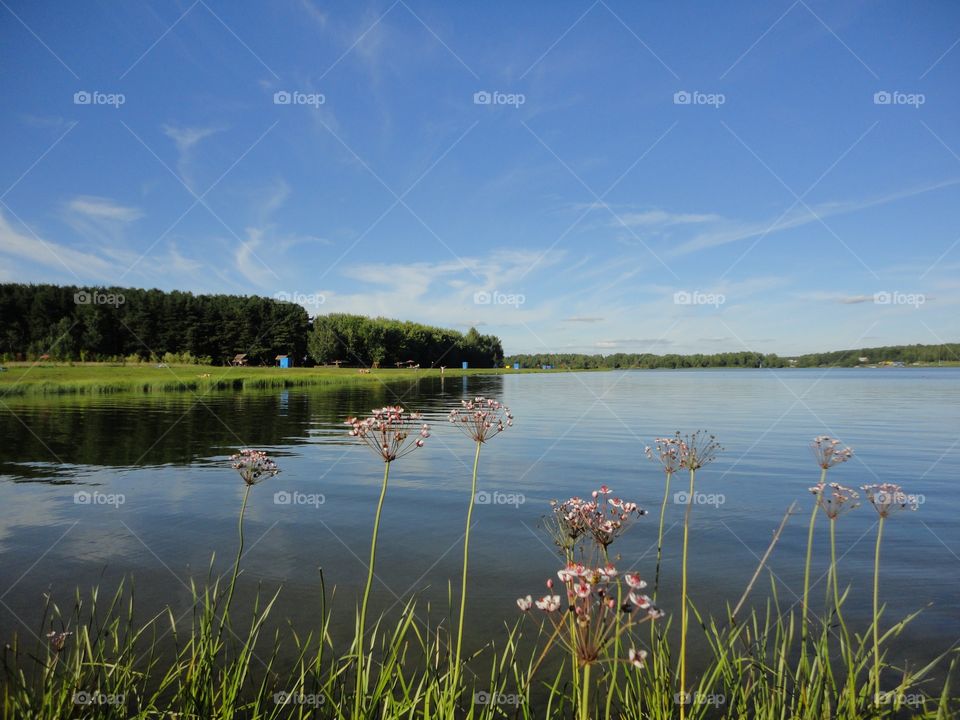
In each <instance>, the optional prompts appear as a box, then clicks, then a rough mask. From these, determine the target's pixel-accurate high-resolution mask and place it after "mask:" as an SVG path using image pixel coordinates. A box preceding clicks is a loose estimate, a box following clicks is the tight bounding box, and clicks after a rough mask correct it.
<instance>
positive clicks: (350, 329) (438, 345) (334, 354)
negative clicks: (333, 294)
mask: <svg viewBox="0 0 960 720" xmlns="http://www.w3.org/2000/svg"><path fill="white" fill-rule="evenodd" d="M308 349H309V352H310V356H311V357H312V358H313V359H314V360H315V361H316V362H318V363H323V364H328V363H331V362H336V361H343V362H345V363H347V364H350V365H363V366H366V367H370V366H376V367H393V366H395V365H404V364H416V365H420V366H421V367H439V366H441V365H443V366H448V367H459V366H460V364H461V362H468V363H469V364H470V367H498V366H500V364H501V363H502V362H503V347H502V346H501V345H500V338H498V337H496V336H495V335H481V334H480V333H478V332H477V330H476V328H470V330H469V331H467V333H466V334H464V333H459V332H457V331H455V330H444V329H443V328H437V327H430V326H429V325H420V324H419V323H414V322H401V321H399V320H386V319H384V318H368V317H364V316H362V315H347V314H343V313H335V314H331V315H321V316H318V317H317V318H315V319H314V321H313V329H312V331H311V332H310V340H309V344H308Z"/></svg>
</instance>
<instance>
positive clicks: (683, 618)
mask: <svg viewBox="0 0 960 720" xmlns="http://www.w3.org/2000/svg"><path fill="white" fill-rule="evenodd" d="M695 477H696V471H694V470H690V493H689V495H687V510H686V512H685V513H684V516H683V562H682V563H681V576H680V577H681V590H680V595H681V605H680V695H681V696H683V695H684V694H685V693H686V691H687V542H688V538H689V535H690V509H691V508H692V507H693V482H694V478H695ZM684 717H686V703H680V720H683V719H684Z"/></svg>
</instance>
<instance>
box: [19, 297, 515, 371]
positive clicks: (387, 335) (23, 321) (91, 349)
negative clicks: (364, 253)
mask: <svg viewBox="0 0 960 720" xmlns="http://www.w3.org/2000/svg"><path fill="white" fill-rule="evenodd" d="M241 354H242V355H245V356H246V357H245V361H246V363H247V364H250V365H273V364H274V361H275V358H276V356H277V355H288V356H289V357H290V358H291V359H292V361H293V364H294V365H310V364H314V363H320V364H329V363H333V362H342V363H344V364H346V365H353V366H365V367H370V366H373V365H377V364H379V365H381V366H383V367H392V366H393V364H395V363H401V364H404V365H407V364H414V365H420V366H421V367H431V366H435V365H436V366H439V365H447V366H454V365H456V366H457V367H459V365H460V363H461V362H463V361H467V362H468V363H469V364H470V366H471V367H495V366H499V365H500V364H501V363H502V362H503V348H502V346H501V344H500V339H499V338H497V337H496V336H493V335H481V334H480V333H478V332H477V330H476V329H475V328H470V330H469V331H468V332H467V333H460V332H457V331H455V330H446V329H443V328H437V327H431V326H428V325H420V324H418V323H412V322H400V321H397V320H387V319H384V318H376V319H371V318H366V317H363V316H359V315H345V314H331V315H324V316H318V317H317V318H315V319H314V320H313V321H312V322H311V321H310V318H309V317H308V315H307V311H306V310H305V309H304V308H303V307H302V306H301V305H298V304H296V303H290V302H282V301H279V300H274V299H270V298H264V297H257V296H243V295H194V294H193V293H189V292H180V291H172V292H164V291H161V290H144V289H140V288H120V287H99V288H89V287H75V286H58V285H46V284H40V285H34V284H21V283H2V284H0V359H3V360H7V361H9V360H36V359H41V358H45V357H46V358H49V359H51V360H62V361H66V360H80V361H97V360H101V361H107V360H109V361H120V360H124V361H127V362H144V361H146V362H159V361H167V362H195V363H199V364H216V365H222V364H226V363H229V362H230V361H232V360H233V359H234V358H235V356H237V355H241Z"/></svg>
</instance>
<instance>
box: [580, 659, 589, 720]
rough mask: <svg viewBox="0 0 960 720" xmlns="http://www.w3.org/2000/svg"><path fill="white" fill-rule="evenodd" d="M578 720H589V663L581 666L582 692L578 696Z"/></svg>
mask: <svg viewBox="0 0 960 720" xmlns="http://www.w3.org/2000/svg"><path fill="white" fill-rule="evenodd" d="M580 720H590V663H587V664H586V665H584V666H583V692H582V693H581V694H580Z"/></svg>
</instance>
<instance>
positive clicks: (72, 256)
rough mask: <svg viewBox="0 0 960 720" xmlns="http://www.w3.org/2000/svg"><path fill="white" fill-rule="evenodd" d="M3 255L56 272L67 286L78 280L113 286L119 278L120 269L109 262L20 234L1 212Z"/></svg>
mask: <svg viewBox="0 0 960 720" xmlns="http://www.w3.org/2000/svg"><path fill="white" fill-rule="evenodd" d="M0 253H4V254H6V255H13V256H15V257H19V258H22V259H24V260H27V261H29V262H31V263H36V264H39V265H43V266H45V267H49V268H53V269H54V270H56V271H58V272H60V273H62V275H61V278H62V281H64V282H75V281H77V279H78V278H95V279H98V280H103V281H106V282H109V281H110V279H111V278H112V277H115V276H116V267H115V266H114V265H113V263H112V262H110V261H109V260H107V259H105V258H103V257H101V256H99V255H96V254H94V253H90V252H83V251H80V250H74V249H73V248H70V247H67V246H65V245H61V244H58V243H55V242H52V241H50V240H44V239H42V238H40V237H39V236H38V235H34V234H32V233H24V232H19V231H17V230H16V229H14V227H13V226H12V225H11V224H10V223H9V222H8V221H7V219H6V217H5V216H4V214H3V212H2V211H0Z"/></svg>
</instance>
